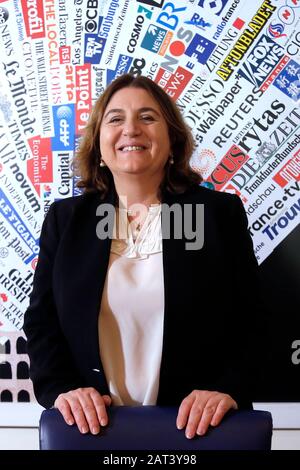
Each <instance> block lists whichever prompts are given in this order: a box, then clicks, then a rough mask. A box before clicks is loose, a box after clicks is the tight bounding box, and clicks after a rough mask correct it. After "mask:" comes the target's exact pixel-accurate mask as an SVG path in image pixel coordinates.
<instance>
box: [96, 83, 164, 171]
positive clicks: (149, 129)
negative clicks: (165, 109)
mask: <svg viewBox="0 0 300 470" xmlns="http://www.w3.org/2000/svg"><path fill="white" fill-rule="evenodd" d="M100 151H101V155H102V159H103V160H104V162H105V163H106V165H107V166H108V167H109V169H110V170H111V172H112V174H113V175H114V176H124V174H136V175H144V176H145V175H146V176H149V177H150V178H151V177H155V179H157V177H158V178H159V177H161V179H162V178H163V175H164V167H165V164H166V162H167V160H168V158H169V155H170V139H169V133H168V126H167V123H166V120H165V119H164V117H163V115H162V113H161V111H160V107H159V105H158V103H157V102H156V101H155V100H154V99H153V98H152V96H151V95H150V94H149V93H148V92H147V91H146V90H143V89H141V88H129V87H127V88H122V89H121V90H119V91H117V92H116V93H115V94H114V95H113V96H112V98H111V100H110V101H109V103H108V105H107V107H106V109H105V111H104V115H103V119H102V123H101V127H100Z"/></svg>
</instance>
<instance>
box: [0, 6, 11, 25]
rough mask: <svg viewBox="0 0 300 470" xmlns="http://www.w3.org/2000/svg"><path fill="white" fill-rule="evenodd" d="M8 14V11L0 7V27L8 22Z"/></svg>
mask: <svg viewBox="0 0 300 470" xmlns="http://www.w3.org/2000/svg"><path fill="white" fill-rule="evenodd" d="M8 17H9V13H8V10H7V9H6V8H4V7H2V6H1V5H0V25H2V24H4V23H6V21H7V20H8Z"/></svg>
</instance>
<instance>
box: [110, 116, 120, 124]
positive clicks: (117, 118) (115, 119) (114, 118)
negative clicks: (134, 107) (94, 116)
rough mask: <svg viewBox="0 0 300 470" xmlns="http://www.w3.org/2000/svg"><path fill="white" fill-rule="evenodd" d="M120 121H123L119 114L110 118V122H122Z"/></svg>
mask: <svg viewBox="0 0 300 470" xmlns="http://www.w3.org/2000/svg"><path fill="white" fill-rule="evenodd" d="M120 121H121V118H120V117H117V116H116V117H112V118H111V119H110V120H109V122H110V123H115V122H120Z"/></svg>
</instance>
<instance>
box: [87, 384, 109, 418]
mask: <svg viewBox="0 0 300 470" xmlns="http://www.w3.org/2000/svg"><path fill="white" fill-rule="evenodd" d="M91 399H92V400H93V403H94V407H95V412H96V415H97V419H98V422H99V423H100V425H101V426H107V423H108V416H107V411H106V406H109V405H110V404H111V398H110V396H108V395H103V396H101V395H100V393H98V392H97V390H94V391H93V392H91Z"/></svg>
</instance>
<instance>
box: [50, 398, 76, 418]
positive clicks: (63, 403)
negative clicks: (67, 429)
mask: <svg viewBox="0 0 300 470" xmlns="http://www.w3.org/2000/svg"><path fill="white" fill-rule="evenodd" d="M54 407H55V408H57V409H58V410H59V411H60V413H61V414H62V416H63V418H64V420H65V422H66V423H67V424H69V426H72V424H74V423H75V420H74V417H73V415H72V411H71V408H70V405H69V403H68V401H67V400H66V399H65V398H64V397H63V396H61V395H59V396H58V397H57V399H56V400H55V402H54Z"/></svg>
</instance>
